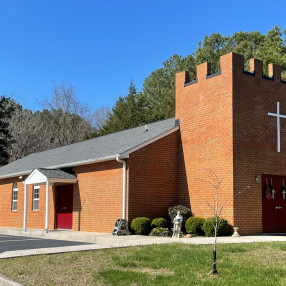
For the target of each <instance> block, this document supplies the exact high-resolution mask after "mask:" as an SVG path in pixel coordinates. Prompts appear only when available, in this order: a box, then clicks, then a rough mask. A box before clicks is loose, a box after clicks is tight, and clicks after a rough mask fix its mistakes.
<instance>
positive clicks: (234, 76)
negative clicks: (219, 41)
mask: <svg viewBox="0 0 286 286" xmlns="http://www.w3.org/2000/svg"><path fill="white" fill-rule="evenodd" d="M243 69H244V57H243V56H242V55H238V54H233V53H231V54H227V55H225V56H223V57H221V75H217V76H215V77H212V78H208V79H206V76H205V75H206V73H209V72H210V65H209V64H208V63H204V64H202V65H200V66H198V73H197V75H198V82H197V83H193V84H190V85H188V86H184V83H185V82H188V74H187V73H186V72H182V73H179V74H178V75H177V77H176V118H178V119H180V128H181V137H182V140H181V142H182V148H181V151H180V152H179V170H181V175H180V176H179V177H178V178H179V182H178V186H179V202H182V203H184V204H187V202H188V199H189V201H190V204H191V208H192V211H193V213H194V214H195V215H197V216H199V215H200V216H210V215H211V213H210V212H208V211H207V207H206V204H205V202H204V201H205V200H207V201H210V202H211V201H212V197H213V195H212V191H211V188H210V187H208V186H207V184H205V183H203V182H200V181H197V180H195V178H201V179H204V180H206V179H208V177H207V176H206V175H205V174H206V173H205V172H204V171H203V169H204V168H208V169H211V170H213V171H214V172H215V173H216V174H219V175H220V176H221V177H225V179H224V182H223V189H222V194H221V198H222V199H225V198H227V197H228V194H231V193H233V194H237V193H238V192H240V191H241V190H243V189H244V188H245V187H247V186H249V187H250V189H249V190H248V191H245V192H243V193H242V194H240V195H238V196H235V197H234V198H233V199H232V200H230V202H229V203H228V204H227V206H226V207H225V209H224V212H223V214H222V216H224V217H225V218H227V219H228V220H229V221H230V223H231V224H232V225H234V226H238V227H239V228H240V230H239V232H240V233H241V234H253V233H261V232H262V231H263V228H262V225H263V221H262V185H261V183H255V175H262V174H272V175H281V176H285V173H286V166H285V164H284V162H285V159H286V120H285V119H284V118H282V119H281V121H280V124H281V152H280V153H278V152H277V126H276V124H277V121H276V120H277V119H276V117H272V116H269V115H268V112H272V113H276V104H277V102H280V114H284V115H285V114H286V97H285V94H286V84H285V83H283V82H281V81H280V76H281V68H280V67H279V66H276V65H269V76H272V75H274V80H270V79H266V78H263V76H262V72H263V64H262V62H261V61H259V60H251V62H250V70H251V71H254V72H255V73H253V74H252V75H251V74H249V73H245V72H243ZM184 164H185V166H184ZM219 169H221V170H219ZM184 170H185V172H184ZM185 181H186V182H187V184H186V183H185Z"/></svg>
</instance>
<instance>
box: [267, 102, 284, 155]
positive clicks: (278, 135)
mask: <svg viewBox="0 0 286 286" xmlns="http://www.w3.org/2000/svg"><path fill="white" fill-rule="evenodd" d="M268 115H270V116H275V117H277V152H280V118H286V115H282V114H280V106H279V102H277V113H271V112H268Z"/></svg>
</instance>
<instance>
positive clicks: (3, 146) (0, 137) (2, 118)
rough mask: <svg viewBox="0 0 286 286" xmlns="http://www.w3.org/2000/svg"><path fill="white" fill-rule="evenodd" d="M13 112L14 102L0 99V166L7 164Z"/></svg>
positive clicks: (2, 97)
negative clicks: (10, 122)
mask: <svg viewBox="0 0 286 286" xmlns="http://www.w3.org/2000/svg"><path fill="white" fill-rule="evenodd" d="M14 110H15V105H14V102H13V101H12V100H11V99H10V98H7V97H5V96H1V97H0V166H3V165H5V164H7V163H8V162H9V153H8V148H9V146H10V145H11V143H12V140H11V135H10V132H9V121H10V119H11V117H12V114H13V111H14Z"/></svg>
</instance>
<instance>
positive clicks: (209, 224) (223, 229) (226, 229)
mask: <svg viewBox="0 0 286 286" xmlns="http://www.w3.org/2000/svg"><path fill="white" fill-rule="evenodd" d="M214 224H215V217H210V218H207V219H206V220H205V222H204V225H203V231H204V232H205V236H214V235H215V231H214ZM226 235H230V225H229V223H228V221H227V220H226V219H224V218H218V227H217V236H226Z"/></svg>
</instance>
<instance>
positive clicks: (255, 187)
mask: <svg viewBox="0 0 286 286" xmlns="http://www.w3.org/2000/svg"><path fill="white" fill-rule="evenodd" d="M240 57H241V59H240V62H241V63H240V66H241V65H242V62H243V57H242V56H240ZM269 67H270V69H269V75H270V76H271V75H274V81H272V80H269V79H265V78H262V72H263V68H262V62H261V61H259V60H251V62H250V69H251V71H255V75H254V76H252V75H249V74H244V73H242V72H237V73H236V75H235V77H234V83H233V90H234V91H233V98H234V99H233V100H234V105H233V106H234V108H233V118H234V188H235V190H240V189H242V188H244V187H245V186H247V185H249V186H250V190H249V192H245V193H244V194H243V195H240V196H237V197H236V198H235V201H234V207H235V210H234V214H235V220H234V223H235V225H237V226H239V227H240V228H241V231H242V233H261V232H262V231H263V229H262V185H261V183H260V184H257V183H255V175H261V174H272V175H283V176H285V174H286V166H285V161H286V119H284V118H281V119H280V126H281V152H280V153H278V152H277V118H276V117H273V116H269V115H268V112H271V113H276V111H277V110H276V104H277V102H280V114H284V115H285V114H286V97H285V95H286V84H285V83H281V81H280V76H281V68H280V67H279V66H276V65H274V66H273V65H270V66H269ZM278 195H279V194H278Z"/></svg>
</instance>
